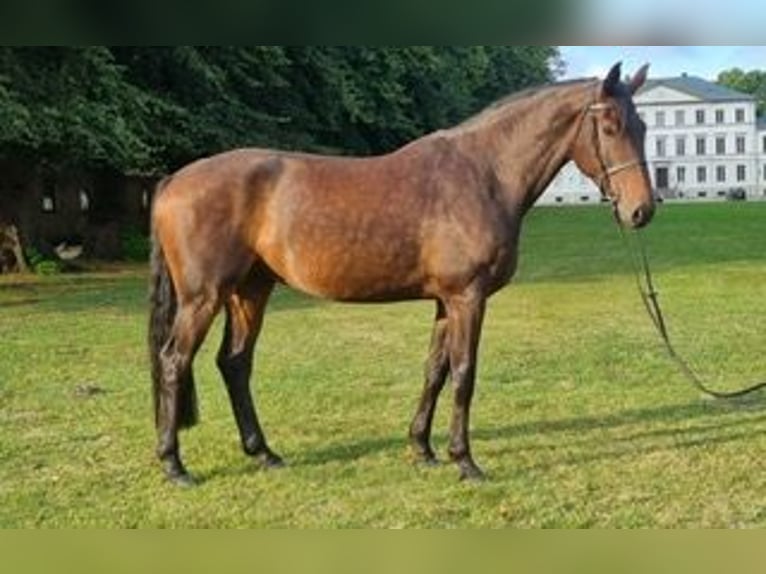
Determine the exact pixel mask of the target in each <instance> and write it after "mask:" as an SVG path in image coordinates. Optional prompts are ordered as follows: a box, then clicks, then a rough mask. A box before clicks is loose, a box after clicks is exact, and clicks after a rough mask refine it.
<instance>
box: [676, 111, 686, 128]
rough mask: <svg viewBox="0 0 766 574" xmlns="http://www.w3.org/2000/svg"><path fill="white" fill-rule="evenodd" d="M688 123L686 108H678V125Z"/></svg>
mask: <svg viewBox="0 0 766 574" xmlns="http://www.w3.org/2000/svg"><path fill="white" fill-rule="evenodd" d="M684 124H686V112H685V111H684V110H676V125H677V126H682V125H684Z"/></svg>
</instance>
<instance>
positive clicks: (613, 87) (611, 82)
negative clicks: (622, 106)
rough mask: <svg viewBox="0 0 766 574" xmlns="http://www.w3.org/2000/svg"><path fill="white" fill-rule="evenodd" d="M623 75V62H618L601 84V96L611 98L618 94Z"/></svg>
mask: <svg viewBox="0 0 766 574" xmlns="http://www.w3.org/2000/svg"><path fill="white" fill-rule="evenodd" d="M621 75H622V62H617V63H616V64H615V65H614V66H612V69H611V70H609V73H608V74H607V75H606V78H604V81H603V82H601V96H602V97H610V96H614V95H616V94H617V86H619V85H620V76H621Z"/></svg>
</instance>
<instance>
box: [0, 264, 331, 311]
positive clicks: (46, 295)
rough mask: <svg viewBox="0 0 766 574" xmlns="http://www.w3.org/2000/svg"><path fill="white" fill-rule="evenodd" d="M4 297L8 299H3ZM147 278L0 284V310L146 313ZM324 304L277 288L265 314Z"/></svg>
mask: <svg viewBox="0 0 766 574" xmlns="http://www.w3.org/2000/svg"><path fill="white" fill-rule="evenodd" d="M5 298H7V299H8V300H3V299H5ZM148 301H149V285H148V278H147V277H145V276H142V275H137V274H132V275H118V274H115V275H113V276H104V275H98V276H92V275H69V274H64V275H57V276H55V277H42V278H35V277H33V278H31V279H30V278H28V277H27V278H25V279H24V280H19V281H7V282H2V283H0V307H13V306H28V307H32V308H35V307H39V308H41V309H42V308H46V309H49V308H50V306H53V309H52V310H55V311H56V312H74V313H80V312H83V311H87V310H89V309H92V308H95V307H98V306H99V305H110V306H116V307H119V308H121V309H123V310H124V311H126V312H147V313H148V310H149V302H148ZM322 304H326V301H323V300H321V299H316V298H313V297H310V296H308V295H304V294H303V293H299V292H297V291H294V290H293V289H290V288H288V287H283V286H280V287H278V288H277V289H276V290H275V292H274V294H273V295H272V297H271V299H270V300H269V306H268V312H270V313H274V312H279V311H287V310H295V309H305V308H309V307H316V306H318V305H322Z"/></svg>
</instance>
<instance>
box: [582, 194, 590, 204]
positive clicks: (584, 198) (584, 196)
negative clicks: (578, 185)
mask: <svg viewBox="0 0 766 574" xmlns="http://www.w3.org/2000/svg"><path fill="white" fill-rule="evenodd" d="M580 201H582V202H583V203H584V202H587V201H590V196H589V195H581V196H580Z"/></svg>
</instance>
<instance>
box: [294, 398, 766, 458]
mask: <svg viewBox="0 0 766 574" xmlns="http://www.w3.org/2000/svg"><path fill="white" fill-rule="evenodd" d="M765 409H766V401H765V400H763V399H761V398H751V399H749V400H747V401H739V402H737V403H708V402H701V401H697V402H691V403H688V404H683V405H664V406H661V407H652V408H643V409H629V410H625V411H621V412H617V413H614V414H608V415H602V416H585V417H572V418H564V419H557V420H538V421H530V422H525V423H519V424H510V425H503V426H498V427H491V428H487V427H485V428H478V429H476V430H474V431H473V432H472V435H471V436H472V438H473V439H475V440H476V441H492V440H497V439H514V438H525V437H531V436H538V435H540V436H545V435H551V434H562V433H563V434H565V435H568V434H574V435H575V437H574V438H573V439H572V438H570V437H568V436H567V437H566V439H562V440H560V441H555V442H548V443H544V444H540V443H535V444H531V445H530V444H526V445H521V446H520V445H512V446H509V447H508V448H505V449H502V450H499V451H496V452H502V453H509V452H519V451H522V450H536V449H539V450H541V451H542V450H548V451H550V452H553V453H555V452H556V451H561V454H562V455H564V456H556V457H554V458H555V460H553V461H548V462H542V463H540V464H539V465H533V466H532V467H531V468H547V467H550V466H555V465H558V464H579V463H582V462H588V461H594V460H600V459H605V458H620V457H622V456H627V455H630V454H646V453H649V452H654V451H659V450H675V449H680V448H689V447H693V446H698V445H708V444H720V443H725V442H730V441H734V440H740V439H742V438H746V437H747V436H749V435H751V434H752V433H748V432H741V433H734V434H732V433H730V432H729V433H726V434H720V433H721V432H722V431H727V430H728V429H732V428H740V427H747V426H750V427H752V426H753V425H755V424H757V423H762V422H764V421H766V415H763V416H758V417H748V418H746V419H737V420H731V419H729V420H725V419H722V417H726V416H729V415H733V414H736V413H738V412H739V413H744V412H758V413H761V412H763V411H764V410H765ZM696 420H699V421H702V423H701V424H696V425H694V426H692V427H689V426H688V423H689V421H696ZM651 423H669V424H668V426H666V427H664V428H661V429H651V430H644V431H638V432H636V433H632V434H629V435H628V436H623V437H613V438H609V437H604V436H603V435H599V436H597V437H594V436H593V435H588V434H587V433H590V432H592V431H605V430H609V429H613V430H614V429H618V428H620V427H625V426H630V425H635V424H651ZM673 423H678V424H673ZM584 433H585V434H584ZM435 438H436V441H438V442H444V441H445V440H446V437H445V436H444V435H443V434H437V435H435ZM662 438H666V439H670V440H672V443H671V444H665V445H662V444H657V443H655V442H652V443H651V444H645V443H646V442H647V441H652V440H653V439H662ZM407 445H408V440H407V438H406V437H405V436H403V435H398V436H385V437H375V438H369V439H360V440H357V441H351V442H336V443H331V444H329V445H328V446H325V447H322V448H320V449H318V450H315V451H313V452H308V453H306V454H304V455H303V456H301V457H300V459H299V460H297V461H296V464H298V465H323V464H327V463H330V462H350V461H354V460H357V459H360V458H363V457H365V456H368V455H372V454H374V453H380V452H388V451H402V450H404V449H406V447H407ZM573 446H579V447H581V448H582V449H583V453H582V454H579V455H576V456H571V455H567V454H566V452H565V451H566V450H567V449H569V448H571V447H573ZM528 468H529V467H528Z"/></svg>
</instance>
